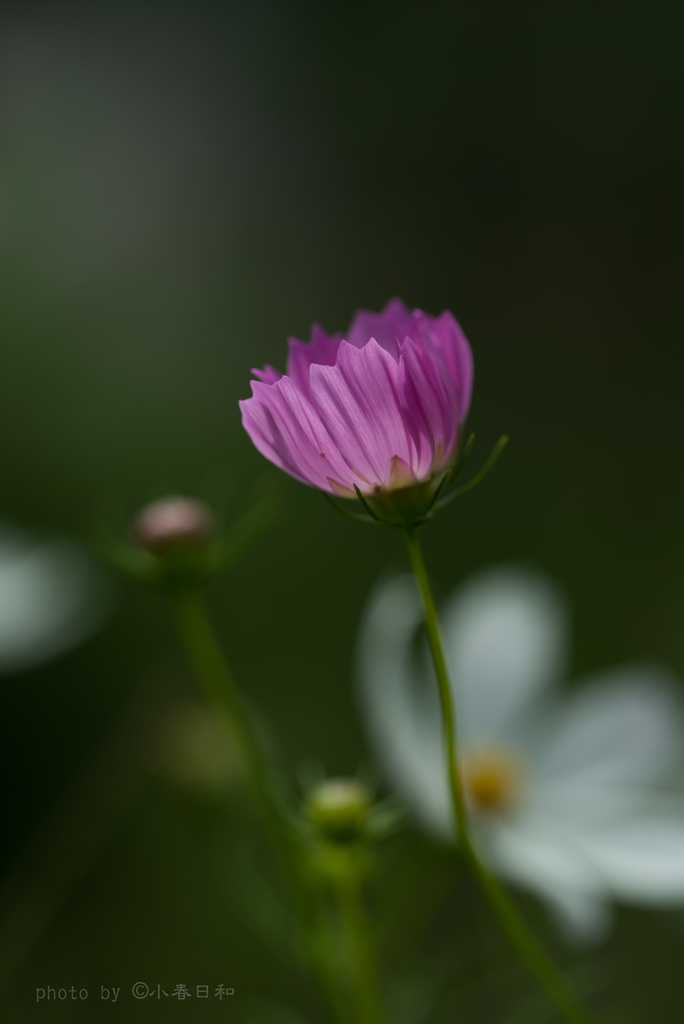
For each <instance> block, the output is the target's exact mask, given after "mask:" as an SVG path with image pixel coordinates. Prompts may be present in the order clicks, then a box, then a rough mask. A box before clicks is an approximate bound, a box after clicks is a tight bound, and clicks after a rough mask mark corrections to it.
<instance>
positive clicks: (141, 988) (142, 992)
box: [131, 981, 150, 999]
mask: <svg viewBox="0 0 684 1024" xmlns="http://www.w3.org/2000/svg"><path fill="white" fill-rule="evenodd" d="M131 991H132V992H133V995H134V996H135V998H136V999H146V998H147V997H148V996H149V994H150V986H149V985H148V984H147V982H145V981H136V983H135V985H134V986H133V988H132V989H131Z"/></svg>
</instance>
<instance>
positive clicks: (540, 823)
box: [359, 569, 684, 938]
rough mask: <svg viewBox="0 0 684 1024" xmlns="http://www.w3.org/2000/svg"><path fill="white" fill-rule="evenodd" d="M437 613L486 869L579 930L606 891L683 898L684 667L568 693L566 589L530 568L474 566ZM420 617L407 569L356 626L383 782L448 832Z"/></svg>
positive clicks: (603, 917)
mask: <svg viewBox="0 0 684 1024" xmlns="http://www.w3.org/2000/svg"><path fill="white" fill-rule="evenodd" d="M441 619H442V626H443V636H444V640H445V646H446V649H447V659H448V662H449V667H450V672H451V678H452V686H453V687H454V691H455V698H456V704H457V711H458V726H459V741H460V771H461V778H462V782H463V786H464V790H465V793H466V799H467V801H468V804H469V807H470V813H471V821H472V824H473V829H474V831H475V833H476V836H477V840H478V843H479V846H480V847H481V849H482V852H483V854H484V855H485V858H486V860H487V861H488V863H489V864H490V866H491V867H492V869H493V870H494V871H496V872H497V873H499V874H500V875H502V876H504V877H506V878H508V879H509V880H510V881H512V882H514V883H519V884H521V885H523V886H526V887H527V888H529V889H531V890H533V891H534V892H536V893H537V894H538V895H540V896H542V897H543V898H544V899H545V900H547V901H548V903H549V904H550V907H551V909H552V910H553V911H554V912H556V914H557V916H559V917H560V919H561V923H562V924H564V925H565V927H566V930H568V931H569V932H570V933H571V934H574V935H575V936H577V937H586V938H589V937H591V936H592V935H593V936H598V935H599V934H600V933H601V932H602V931H603V930H604V929H605V927H606V925H607V924H608V922H609V920H610V912H609V899H610V897H615V898H618V899H624V900H627V901H631V902H634V903H642V904H652V905H658V904H660V905H665V904H669V903H674V902H684V794H681V792H680V793H679V794H677V793H676V791H675V785H676V783H677V770H678V768H680V767H681V766H682V750H683V748H684V716H683V710H682V702H681V699H680V698H679V697H678V695H677V689H678V687H677V681H676V679H674V678H673V677H672V676H671V675H670V673H668V672H667V671H665V670H664V669H662V668H659V667H657V666H652V665H634V666H625V667H621V668H617V669H613V670H610V671H604V672H601V673H599V674H597V675H596V676H595V677H594V678H592V679H585V680H582V681H581V682H580V683H579V684H578V686H577V687H576V688H573V691H572V692H571V693H560V692H559V690H558V684H559V683H560V682H562V680H563V677H564V675H565V670H566V658H567V652H568V628H567V615H566V611H565V608H564V605H563V602H562V599H561V598H560V596H559V594H558V592H557V591H556V590H555V589H554V588H553V587H552V586H551V585H550V584H549V583H548V582H546V581H545V580H544V579H542V578H539V577H538V576H536V575H533V574H530V573H526V572H522V571H517V570H514V569H496V570H492V571H489V572H487V573H484V574H482V575H479V576H477V577H475V578H474V579H473V580H472V581H471V582H469V583H468V584H466V586H464V587H463V588H462V589H461V590H460V591H458V592H457V593H456V594H455V595H454V596H453V597H452V598H451V600H450V601H449V603H448V604H447V606H446V608H445V609H444V610H443V615H442V617H441ZM421 622H422V615H421V609H420V604H419V600H418V595H417V593H416V589H415V584H414V582H413V580H412V578H411V577H401V578H399V579H396V580H394V581H392V582H389V583H387V584H385V585H384V586H382V587H380V588H379V590H378V591H376V593H375V595H374V596H373V598H372V600H371V603H370V607H369V609H368V612H367V615H366V618H365V621H364V624H363V628H362V632H361V638H360V645H359V669H360V672H359V675H360V684H361V685H360V697H361V702H362V707H363V710H364V712H365V719H366V723H367V727H368V730H369V732H370V736H371V739H372V741H373V743H374V747H375V751H376V753H377V756H378V759H379V761H380V762H381V765H382V767H383V768H384V770H385V773H386V775H387V777H388V779H389V781H390V782H391V783H392V784H394V785H395V786H396V787H397V789H398V790H399V792H400V794H402V795H403V797H404V799H405V801H406V803H407V804H408V805H409V807H410V808H411V809H412V810H413V812H414V814H415V816H416V817H417V818H418V819H419V820H420V821H421V822H422V824H423V825H424V826H425V827H426V828H428V829H429V830H431V831H432V832H434V833H436V834H438V835H440V836H442V837H444V838H447V839H450V838H451V837H452V836H453V830H452V823H451V822H452V819H451V812H450V804H449V798H448V791H447V786H446V780H445V777H444V776H445V770H444V759H443V753H442V751H443V747H442V730H441V720H440V712H439V705H438V698H437V686H436V683H435V681H434V676H433V674H432V667H431V665H430V663H429V660H428V658H427V652H426V649H425V644H423V645H422V646H421V645H420V644H416V640H417V638H418V637H419V636H420V632H419V629H420V624H421ZM421 639H422V638H421ZM681 778H682V776H681V775H680V780H681Z"/></svg>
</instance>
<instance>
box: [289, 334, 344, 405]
mask: <svg viewBox="0 0 684 1024" xmlns="http://www.w3.org/2000/svg"><path fill="white" fill-rule="evenodd" d="M341 340H342V335H341V334H332V335H329V334H327V332H326V331H324V330H323V328H322V327H321V325H320V324H314V325H313V327H312V328H311V341H310V342H309V343H307V342H304V341H299V339H298V338H290V339H289V341H288V343H287V344H288V348H289V354H288V357H287V375H288V377H291V378H292V380H293V381H294V382H295V384H296V385H297V386H298V387H299V389H300V390H301V391H303V392H304V394H305V395H308V394H309V374H310V370H311V366H312V364H313V363H316V364H318V365H320V366H334V365H335V360H336V359H337V350H338V348H339V347H340V341H341Z"/></svg>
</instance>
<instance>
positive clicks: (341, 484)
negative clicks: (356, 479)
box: [240, 377, 354, 496]
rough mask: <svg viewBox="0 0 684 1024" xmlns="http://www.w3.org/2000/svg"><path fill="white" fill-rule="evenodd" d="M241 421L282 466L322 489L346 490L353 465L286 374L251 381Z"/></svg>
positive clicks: (350, 489)
mask: <svg viewBox="0 0 684 1024" xmlns="http://www.w3.org/2000/svg"><path fill="white" fill-rule="evenodd" d="M240 409H241V411H242V423H243V426H244V428H245V430H246V431H247V433H248V434H249V436H250V437H251V439H252V441H253V443H254V445H255V447H256V448H258V450H259V451H260V452H261V454H262V455H264V456H265V457H266V458H267V459H269V460H270V461H271V462H273V463H275V465H276V466H278V467H279V468H280V469H283V470H285V472H286V473H289V474H290V475H291V476H294V477H296V479H298V480H301V481H302V482H303V483H308V484H311V485H312V486H313V487H318V488H320V489H321V490H323V491H329V492H331V493H333V492H336V491H337V492H339V491H340V490H343V491H346V492H347V494H349V495H351V496H353V494H354V490H353V487H352V486H351V485H350V484H349V479H350V477H351V474H350V472H349V467H348V466H347V465H346V463H345V462H344V460H343V459H342V458H341V456H340V454H339V452H338V451H337V449H336V447H335V444H334V442H333V441H332V440H331V438H330V435H329V434H328V432H327V430H326V428H325V427H324V426H323V424H322V423H321V421H320V418H319V416H318V414H317V412H316V410H315V409H314V407H313V405H312V404H311V402H310V400H309V399H308V397H307V396H306V395H303V394H302V392H301V391H300V390H299V389H298V388H297V386H296V385H295V384H294V383H293V382H292V381H291V380H290V379H289V378H288V377H282V378H281V379H280V380H278V381H276V382H275V383H274V384H264V383H262V382H260V381H253V382H252V397H251V398H247V399H245V400H244V401H242V402H240Z"/></svg>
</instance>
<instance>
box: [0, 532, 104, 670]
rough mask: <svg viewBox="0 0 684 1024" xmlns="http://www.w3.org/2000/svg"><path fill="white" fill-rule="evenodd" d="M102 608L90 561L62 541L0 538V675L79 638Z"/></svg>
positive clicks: (101, 591)
mask: <svg viewBox="0 0 684 1024" xmlns="http://www.w3.org/2000/svg"><path fill="white" fill-rule="evenodd" d="M105 604H106V594H105V590H104V588H103V586H102V583H101V580H100V579H99V577H98V575H97V573H96V572H95V571H94V570H93V567H92V565H91V564H90V560H89V559H88V558H87V557H86V555H85V554H84V552H83V551H81V549H80V548H78V547H77V546H76V545H75V544H71V543H70V542H67V541H53V542H47V543H40V544H39V543H36V542H33V541H32V540H31V539H30V538H28V537H26V536H25V535H23V534H20V533H16V532H14V531H9V530H7V529H6V528H4V527H3V528H2V533H1V534H0V672H15V671H18V670H21V669H25V668H28V667H30V666H32V665H35V664H37V663H39V662H41V661H44V660H45V659H47V658H50V657H53V656H54V655H56V654H58V653H60V652H61V651H64V650H66V649H67V648H68V647H70V646H72V645H73V644H74V643H76V642H78V641H79V640H81V639H83V638H84V637H85V636H86V635H87V634H88V633H89V632H90V631H91V630H92V629H93V628H94V626H95V625H96V624H97V623H98V622H99V621H100V619H101V616H102V612H103V608H104V606H105Z"/></svg>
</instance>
